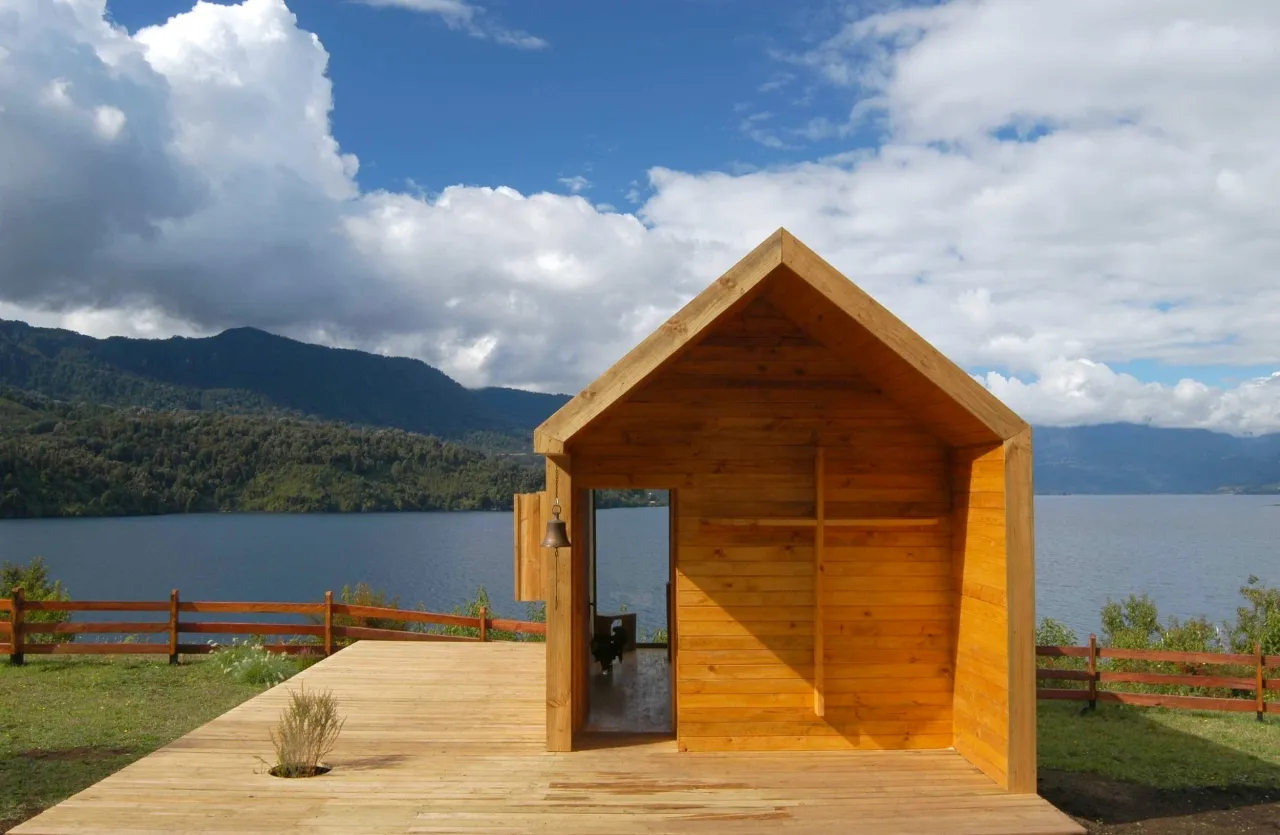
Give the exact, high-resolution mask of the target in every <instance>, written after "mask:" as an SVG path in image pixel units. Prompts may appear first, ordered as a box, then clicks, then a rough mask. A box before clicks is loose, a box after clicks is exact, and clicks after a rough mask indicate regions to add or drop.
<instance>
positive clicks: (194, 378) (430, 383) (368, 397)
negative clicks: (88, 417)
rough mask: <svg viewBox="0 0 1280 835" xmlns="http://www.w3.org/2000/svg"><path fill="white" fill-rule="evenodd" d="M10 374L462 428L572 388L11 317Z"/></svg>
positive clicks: (218, 339) (236, 340)
mask: <svg viewBox="0 0 1280 835" xmlns="http://www.w3.org/2000/svg"><path fill="white" fill-rule="evenodd" d="M0 383H4V384H7V385H9V386H12V387H14V388H18V389H22V390H25V391H33V392H38V393H40V394H44V395H47V396H49V397H53V398H57V399H59V400H68V401H73V402H87V403H97V404H103V405H111V406H141V407H145V408H149V409H158V410H168V409H182V410H193V411H194V410H199V411H226V412H239V413H250V412H252V413H262V412H273V413H278V414H293V415H297V416H308V417H315V418H318V419H321V420H329V421H340V422H343V423H351V424H359V425H363V426H383V427H396V428H399V429H405V430H408V431H410V432H420V433H423V434H433V435H439V436H442V437H447V438H454V439H461V438H465V437H468V436H470V435H473V434H475V433H496V434H499V435H511V436H525V435H527V434H528V433H529V432H530V431H531V430H532V429H533V427H534V426H536V425H537V424H538V423H539V422H540V421H541V419H542V418H541V417H538V415H543V413H544V412H545V413H546V414H550V412H552V411H554V410H555V408H556V406H558V404H559V403H561V402H563V401H564V400H565V399H566V398H564V397H563V396H561V395H546V394H535V393H532V392H523V391H516V390H513V389H481V390H479V391H471V390H469V389H467V388H465V387H463V386H462V385H460V384H458V383H457V382H455V381H454V380H453V379H451V378H450V377H449V376H448V375H446V374H445V373H444V372H442V371H440V370H439V369H436V368H433V367H431V366H430V365H427V364H426V363H424V362H421V361H420V360H415V359H407V358H404V357H384V356H378V355H376V354H368V353H364V352H363V351H352V350H345V349H339V348H325V347H322V346H319V345H308V344H306V343H304V342H297V341H295V340H292V339H286V338H284V337H282V336H275V335H273V334H269V333H266V332H264V331H260V330H255V329H253V328H236V329H234V330H228V331H224V332H223V333H220V334H218V335H217V336H211V337H206V338H200V339H189V338H186V337H173V338H171V339H126V338H123V337H112V338H110V339H94V338H92V337H88V336H83V335H81V334H78V333H74V332H72V331H66V330H57V329H53V328H36V327H32V326H30V325H27V324H25V323H23V322H14V321H5V320H0ZM543 416H545V415H543Z"/></svg>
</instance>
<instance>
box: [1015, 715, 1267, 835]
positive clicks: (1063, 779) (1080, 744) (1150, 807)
mask: <svg viewBox="0 0 1280 835" xmlns="http://www.w3.org/2000/svg"><path fill="white" fill-rule="evenodd" d="M1040 712H1041V716H1040V722H1041V727H1042V729H1043V728H1044V726H1045V724H1046V722H1049V721H1051V722H1064V723H1072V724H1071V727H1070V728H1069V729H1068V730H1067V732H1066V733H1063V734H1061V736H1060V737H1058V735H1057V734H1056V733H1055V737H1058V738H1056V739H1055V740H1054V745H1055V747H1057V748H1058V749H1059V750H1060V751H1062V753H1063V754H1064V755H1065V756H1072V755H1075V756H1077V757H1078V758H1079V760H1080V762H1081V768H1087V767H1088V764H1089V761H1090V760H1093V761H1095V762H1099V763H1101V762H1105V761H1112V762H1115V761H1117V760H1119V761H1123V762H1124V763H1125V765H1126V766H1128V767H1130V768H1140V769H1141V770H1143V771H1147V772H1150V773H1161V774H1176V773H1178V772H1180V771H1183V770H1185V769H1186V768H1187V765H1188V764H1189V763H1197V764H1201V765H1202V766H1203V765H1208V764H1212V766H1213V770H1214V771H1215V772H1216V773H1218V774H1224V775H1240V776H1242V775H1247V782H1233V783H1230V784H1227V785H1222V786H1206V787H1190V788H1170V789H1159V788H1153V787H1151V786H1147V785H1144V784H1141V783H1136V782H1129V781H1125V780H1118V779H1114V778H1111V777H1105V776H1102V775H1099V774H1093V773H1089V772H1085V771H1080V770H1075V771H1065V770H1060V769H1053V768H1047V767H1045V766H1044V765H1043V757H1042V765H1041V768H1040V772H1039V777H1040V780H1039V787H1038V788H1039V792H1040V794H1041V796H1043V797H1044V798H1045V799H1046V800H1048V801H1049V802H1051V803H1053V804H1054V805H1055V806H1057V807H1058V808H1059V809H1061V810H1062V811H1064V812H1066V813H1067V814H1070V815H1074V816H1076V817H1079V818H1085V819H1087V820H1090V821H1096V822H1099V823H1105V824H1126V823H1138V822H1142V821H1152V820H1161V819H1169V818H1180V817H1187V816H1191V815H1200V814H1204V813H1209V812H1221V811H1225V810H1243V809H1249V808H1250V807H1256V806H1260V805H1263V804H1275V806H1274V808H1271V809H1266V810H1261V809H1260V810H1258V816H1259V817H1258V819H1259V821H1270V826H1271V827H1272V828H1271V829H1263V830H1262V831H1280V765H1277V764H1274V763H1269V762H1267V761H1265V760H1262V759H1259V758H1258V757H1255V756H1253V755H1251V754H1248V753H1245V752H1243V751H1239V750H1236V749H1233V748H1228V747H1226V746H1224V745H1219V744H1217V743H1215V742H1211V741H1209V740H1205V739H1202V738H1200V737H1197V736H1192V735H1190V734H1185V733H1182V732H1180V731H1178V730H1175V729H1173V728H1169V727H1168V726H1166V725H1163V724H1161V723H1159V722H1154V721H1152V720H1151V719H1150V718H1148V716H1147V715H1146V714H1145V709H1143V708H1134V707H1127V706H1119V705H1102V706H1101V707H1099V709H1098V712H1097V713H1096V714H1095V713H1085V714H1083V715H1081V714H1079V713H1078V711H1076V710H1075V709H1074V705H1073V706H1072V707H1071V709H1066V706H1065V705H1063V706H1058V705H1053V706H1047V705H1046V704H1045V703H1043V702H1041V704H1040ZM1224 718H1225V717H1224ZM1117 719H1123V721H1125V722H1126V723H1132V724H1134V725H1136V728H1133V729H1131V730H1129V731H1128V733H1127V734H1126V736H1131V737H1133V738H1136V739H1141V740H1142V744H1141V745H1128V746H1126V747H1125V748H1124V749H1119V748H1116V749H1107V748H1100V747H1099V745H1098V742H1099V740H1100V739H1103V740H1105V739H1106V736H1105V731H1104V730H1103V729H1101V728H1096V729H1095V728H1090V724H1091V723H1103V722H1113V721H1116V720H1117ZM1272 721H1274V720H1272ZM1076 723H1079V727H1078V728H1077V727H1076V726H1075V725H1076ZM1040 735H1041V740H1042V743H1041V744H1042V750H1043V748H1044V747H1045V741H1046V737H1047V734H1046V732H1045V731H1044V730H1042V731H1041V734H1040ZM1236 779H1237V780H1239V779H1240V778H1239V776H1237V777H1236ZM1239 825H1240V826H1241V827H1244V826H1245V825H1246V823H1245V822H1244V821H1241V822H1240V823H1239ZM1161 831H1163V830H1161ZM1178 831H1182V830H1178ZM1187 831H1192V830H1191V829H1188V830H1187ZM1209 831H1219V830H1217V829H1214V830H1209ZM1239 831H1258V830H1255V829H1251V828H1241V829H1239Z"/></svg>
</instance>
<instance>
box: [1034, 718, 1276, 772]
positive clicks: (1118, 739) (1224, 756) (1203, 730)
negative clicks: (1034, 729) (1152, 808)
mask: <svg viewBox="0 0 1280 835" xmlns="http://www.w3.org/2000/svg"><path fill="white" fill-rule="evenodd" d="M1038 719H1039V753H1040V767H1041V768H1056V769H1061V770H1063V771H1082V772H1089V773H1093V774H1100V775H1103V776H1105V777H1111V778H1114V779H1117V780H1128V781H1130V782H1134V783H1141V784H1143V785H1147V786H1152V787H1154V788H1161V789H1185V788H1192V787H1210V786H1254V787H1260V788H1280V717H1275V716H1269V717H1268V718H1267V721H1266V722H1262V723H1260V722H1258V721H1257V720H1256V719H1255V717H1254V715H1253V714H1252V713H1247V714H1241V713H1210V712H1207V711H1176V710H1162V709H1159V708H1139V707H1129V706H1125V705H1100V706H1099V707H1098V711H1097V712H1096V713H1087V714H1084V715H1081V713H1080V705H1079V703H1070V704H1068V703H1061V702H1040V704H1039V716H1038Z"/></svg>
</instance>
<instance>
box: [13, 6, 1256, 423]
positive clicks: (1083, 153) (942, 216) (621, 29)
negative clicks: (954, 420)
mask: <svg viewBox="0 0 1280 835" xmlns="http://www.w3.org/2000/svg"><path fill="white" fill-rule="evenodd" d="M1276 79H1280V4H1277V3H1275V0H1219V2H1214V3H1205V2H1203V0H1125V2H1123V3H1117V2H1115V0H949V2H947V1H944V2H917V3H912V2H902V1H901V0H863V2H833V0H794V2H790V3H787V4H780V3H777V2H774V0H646V2H644V3H599V2H590V0H575V1H574V2H569V0H542V2H536V3H535V2H529V0H487V2H485V3H483V4H481V3H478V2H471V0H291V2H290V3H288V4H286V2H285V0H243V2H240V3H210V2H198V3H195V4H194V5H193V4H192V2H190V1H189V0H188V2H183V1H182V0H113V2H104V1H103V0H0V318H9V319H23V320H25V321H28V322H31V323H33V324H38V325H46V326H57V327H66V328H70V329H73V330H77V331H80V332H83V333H89V334H92V335H95V336H107V335H117V334H119V335H128V336H144V337H166V336H171V335H174V334H182V335H191V336H195V335H207V334H213V333H217V332H219V331H221V330H224V329H226V328H229V327H238V326H246V325H248V326H254V327H259V328H263V329H265V330H269V331H272V332H275V333H279V334H283V335H286V336H290V337H294V338H298V339H303V340H307V341H312V342H320V343H323V344H329V345H337V346H344V347H353V348H360V349H363V350H369V351H375V352H379V353H384V354H393V355H404V356H413V357H418V358H420V359H423V360H425V361H427V362H429V363H431V364H433V365H435V366H437V367H440V368H441V369H443V370H444V371H446V372H447V373H449V374H451V375H452V376H454V377H455V378H457V379H458V380H460V381H461V382H463V383H465V384H467V385H471V386H480V385H508V386H516V387H524V388H532V389H537V390H543V391H561V392H569V393H572V392H574V391H577V390H578V389H579V388H581V387H582V386H583V385H585V384H586V383H588V382H590V380H591V379H593V378H594V377H595V376H596V375H597V374H599V373H600V372H601V371H603V370H604V369H605V368H607V367H608V366H609V365H610V364H611V363H612V362H613V361H615V360H616V359H618V358H619V357H621V356H622V354H624V353H625V352H626V351H627V350H628V349H629V348H630V347H631V346H632V345H634V344H635V343H636V342H638V341H639V340H640V339H642V338H643V337H644V336H646V335H647V334H648V333H649V332H650V331H651V330H653V329H654V328H655V327H656V326H657V325H658V324H660V323H661V322H662V321H664V320H665V319H666V318H667V317H668V316H669V315H670V314H671V313H673V312H675V311H676V310H677V309H678V308H679V307H680V306H681V305H682V304H683V303H684V302H686V301H688V299H690V298H692V297H693V296H694V295H695V294H697V293H698V292H699V291H700V290H702V289H703V288H704V287H705V286H706V285H707V284H708V283H709V282H711V281H712V280H714V278H715V277H716V276H717V275H719V274H720V273H721V272H723V271H724V270H725V269H727V268H728V267H730V266H731V265H732V264H733V263H734V262H735V261H736V260H737V259H738V258H740V257H741V256H742V255H743V254H745V253H746V252H747V251H749V250H750V249H751V248H752V247H754V246H755V245H756V244H757V243H759V242H760V241H761V240H763V239H764V238H765V237H767V236H768V235H769V234H771V233H772V232H773V231H774V230H775V229H777V228H778V227H779V226H785V227H786V228H788V229H789V230H790V231H791V232H792V233H794V234H795V235H796V236H797V237H799V238H800V239H801V240H803V241H804V242H805V243H807V244H808V245H809V246H810V247H812V248H813V249H815V250H816V251H817V252H818V253H819V254H821V255H822V256H823V257H825V258H826V259H827V260H828V261H830V262H831V263H832V264H834V265H835V266H836V267H837V268H839V269H840V270H841V271H843V272H844V273H845V274H846V275H848V276H849V277H850V278H851V279H852V280H853V281H855V282H856V283H858V284H859V285H860V286H861V287H863V288H864V289H865V290H867V291H868V292H869V293H871V294H872V295H873V296H875V297H876V298H877V299H879V300H880V301H881V302H882V303H883V304H884V305H885V306H886V307H888V308H889V309H890V310H892V311H893V312H894V313H895V314H897V315H898V316H899V317H901V318H902V319H903V320H904V321H905V322H906V323H907V324H908V325H910V326H911V327H913V328H914V329H916V330H917V331H918V332H920V333H921V335H923V336H924V337H925V338H927V339H929V340H931V341H932V342H934V343H935V344H936V345H938V347H939V348H940V349H941V350H943V351H944V352H945V353H946V354H947V355H948V356H950V357H951V358H952V359H954V360H955V361H956V362H958V363H959V364H960V365H962V366H963V367H964V368H965V369H966V370H968V371H969V372H970V373H972V374H973V375H974V376H975V377H977V378H978V379H979V380H980V381H981V382H982V383H983V384H984V385H986V386H987V387H988V388H989V389H990V390H991V391H992V392H994V393H995V394H996V395H997V396H999V397H1000V398H1001V399H1003V400H1004V401H1005V402H1006V403H1008V404H1009V405H1010V406H1011V407H1013V408H1014V409H1015V410H1017V411H1018V412H1020V413H1021V414H1022V415H1023V416H1024V417H1026V418H1027V419H1029V420H1031V421H1033V422H1035V423H1038V424H1048V425H1078V424H1089V423H1100V422H1108V421H1118V420H1119V421H1132V422H1147V423H1152V424H1155V425H1160V426H1177V427H1201V428H1207V429H1214V430H1219V431H1225V432H1231V433H1233V434H1261V433H1265V432H1276V431H1280V271H1278V268H1277V265H1278V264H1280V141H1277V137H1278V136H1280V83H1278V82H1277V81H1276Z"/></svg>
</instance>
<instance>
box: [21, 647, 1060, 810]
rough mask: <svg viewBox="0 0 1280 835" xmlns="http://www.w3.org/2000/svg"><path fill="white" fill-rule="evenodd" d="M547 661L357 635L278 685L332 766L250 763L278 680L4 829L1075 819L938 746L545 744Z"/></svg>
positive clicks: (261, 749) (511, 650) (534, 652)
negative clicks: (783, 748) (803, 749)
mask: <svg viewBox="0 0 1280 835" xmlns="http://www.w3.org/2000/svg"><path fill="white" fill-rule="evenodd" d="M544 658H545V651H544V649H543V647H542V646H541V645H536V644H502V643H490V644H451V643H423V644H397V643H375V642H372V641H366V642H362V643H359V644H356V645H355V646H353V647H350V648H348V649H345V650H343V651H341V652H339V653H337V654H336V655H334V656H333V657H331V658H329V659H327V660H325V661H322V662H321V663H319V664H317V665H315V666H314V667H312V668H310V669H308V670H306V671H305V672H303V673H302V674H301V675H299V676H298V677H296V678H294V679H293V680H292V681H290V682H289V683H288V685H286V687H297V686H298V685H299V684H301V683H304V682H305V684H306V686H307V687H308V688H331V689H332V690H333V691H334V693H335V694H336V695H337V696H338V698H339V699H340V700H341V703H342V709H343V711H344V713H345V714H346V715H347V725H346V729H345V731H344V732H343V735H342V738H341V739H340V740H339V743H338V747H337V749H336V750H335V751H334V753H333V755H332V756H331V757H330V763H331V764H332V765H333V766H334V770H333V772H332V773H330V774H328V775H326V776H324V777H319V778H313V779H308V780H280V779H277V778H274V777H271V776H269V775H267V774H266V766H265V765H264V764H263V763H262V762H260V761H259V758H260V757H261V758H263V759H266V758H269V757H270V752H271V746H270V743H269V741H268V738H267V731H268V728H270V727H271V726H272V725H273V723H274V722H275V720H276V718H277V716H278V714H279V711H280V708H281V707H282V706H283V704H284V701H285V698H286V692H285V687H277V688H275V689H273V690H271V691H268V692H267V693H264V694H263V695H261V696H258V697H256V698H254V699H252V700H250V701H249V702H246V703H245V704H243V705H241V706H240V707H237V708H235V709H234V710H231V711H229V712H228V713H226V714H224V715H223V716H221V717H219V718H218V719H215V720H214V721H212V722H210V723H209V724H207V725H205V726H204V727H202V728H199V729H198V730H196V731H194V732H192V733H190V734H188V735H187V736H185V737H183V738H182V739H180V740H178V741H176V742H174V743H173V744H171V745H169V746H167V747H165V748H163V749H161V750H159V751H157V752H155V753H154V754H151V755H150V756H148V757H145V758H143V759H142V760H140V761H138V762H137V763H134V764H133V765H131V766H129V767H127V768H125V769H123V770H121V771H119V772H117V773H116V774H114V775H112V776H110V777H108V778H107V779H105V780H103V781H102V782H100V783H98V784H96V785H94V786H92V787H90V788H89V789H87V790H85V791H83V792H81V793H80V794H78V795H76V796H75V797H72V798H71V799H69V800H67V801H66V802H64V803H62V804H60V805H58V806H56V807H54V808H53V809H50V810H48V811H46V812H45V813H44V814H42V815H40V816H39V817H36V818H34V819H32V820H30V821H28V822H27V823H25V824H23V825H22V826H19V827H18V828H17V829H15V830H13V832H14V833H15V835H37V833H39V835H53V833H89V832H94V833H126V832H127V833H130V835H141V834H142V833H149V832H188V833H302V832H306V833H398V832H404V833H444V832H483V833H488V834H489V835H497V834H498V833H555V834H556V835H574V833H590V835H602V833H641V832H643V833H655V832H656V833H703V832H716V833H745V832H767V833H775V832H782V833H817V832H854V831H856V832H859V833H913V834H914V833H926V832H930V833H933V832H955V833H986V834H987V835H993V834H994V833H1019V834H1020V835H1029V833H1081V832H1083V830H1082V829H1080V828H1079V827H1078V826H1076V825H1075V824H1074V823H1073V822H1072V821H1071V820H1070V819H1068V818H1067V817H1066V816H1064V815H1062V814H1061V813H1060V812H1058V811H1057V810H1056V809H1054V808H1053V807H1052V806H1050V805H1049V804H1048V803H1047V802H1045V801H1044V800H1041V799H1040V798H1038V797H1036V796H1034V795H1010V794H1004V793H1002V792H1000V791H999V790H998V789H997V788H996V786H995V784H994V783H993V782H992V781H991V780H990V779H989V778H987V777H986V776H984V775H983V774H982V773H981V772H979V771H978V770H977V769H976V768H974V767H973V766H971V765H969V763H968V762H966V761H965V760H964V759H962V758H961V757H960V756H959V755H958V754H956V753H955V752H953V751H915V752H908V751H901V752H899V751H892V752H889V751H886V752H877V751H866V752H844V753H840V752H833V753H797V752H787V753H778V754H747V753H701V754H700V753H679V752H677V751H676V747H675V743H674V742H673V741H671V740H655V739H653V738H647V739H646V738H631V739H626V738H621V737H611V736H600V737H596V738H595V742H596V743H597V744H595V745H593V747H592V748H591V750H585V751H578V752H574V753H571V754H549V753H546V752H545V750H544V746H545V742H546V735H545V730H544V729H545V716H546V707H545V690H544V687H545V673H544V663H545V662H544Z"/></svg>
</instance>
